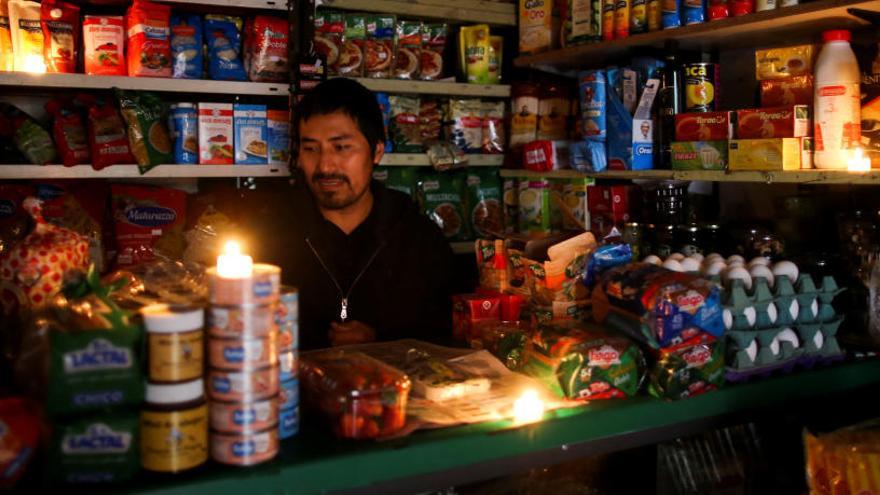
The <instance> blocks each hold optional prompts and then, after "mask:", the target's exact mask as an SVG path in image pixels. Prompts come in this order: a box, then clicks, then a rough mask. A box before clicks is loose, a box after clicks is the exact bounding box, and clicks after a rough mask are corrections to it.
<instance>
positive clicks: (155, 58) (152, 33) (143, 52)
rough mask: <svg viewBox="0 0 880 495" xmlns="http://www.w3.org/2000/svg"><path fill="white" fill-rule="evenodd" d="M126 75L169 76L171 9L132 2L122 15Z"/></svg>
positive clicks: (147, 3)
mask: <svg viewBox="0 0 880 495" xmlns="http://www.w3.org/2000/svg"><path fill="white" fill-rule="evenodd" d="M126 28H127V30H128V40H127V43H128V75H129V76H146V77H171V7H169V6H168V5H161V4H157V3H152V2H147V1H146V0H135V2H134V3H133V4H132V5H131V7H129V8H128V11H127V12H126Z"/></svg>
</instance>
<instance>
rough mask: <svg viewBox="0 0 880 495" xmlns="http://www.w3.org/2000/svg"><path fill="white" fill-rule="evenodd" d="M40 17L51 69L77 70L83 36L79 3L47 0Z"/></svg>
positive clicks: (45, 54) (45, 50)
mask: <svg viewBox="0 0 880 495" xmlns="http://www.w3.org/2000/svg"><path fill="white" fill-rule="evenodd" d="M40 9H41V14H40V21H41V23H42V28H43V40H44V41H43V57H44V59H45V61H46V71H47V72H64V73H73V72H76V59H77V50H78V49H79V36H80V33H81V32H82V31H81V29H80V26H79V7H78V6H76V5H73V4H71V3H67V2H62V1H59V0H43V2H42V4H41V7H40Z"/></svg>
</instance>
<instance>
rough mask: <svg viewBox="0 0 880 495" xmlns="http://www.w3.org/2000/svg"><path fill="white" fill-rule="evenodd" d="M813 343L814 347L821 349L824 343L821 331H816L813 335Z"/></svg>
mask: <svg viewBox="0 0 880 495" xmlns="http://www.w3.org/2000/svg"><path fill="white" fill-rule="evenodd" d="M813 343H814V344H816V349H821V348H822V346H823V345H825V336H824V335H822V332H816V335H814V336H813Z"/></svg>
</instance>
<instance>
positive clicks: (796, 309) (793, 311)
mask: <svg viewBox="0 0 880 495" xmlns="http://www.w3.org/2000/svg"><path fill="white" fill-rule="evenodd" d="M788 313H789V314H790V315H791V321H797V318H798V315H800V313H801V305H800V304H798V302H797V299H792V300H791V306H790V307H789V308H788Z"/></svg>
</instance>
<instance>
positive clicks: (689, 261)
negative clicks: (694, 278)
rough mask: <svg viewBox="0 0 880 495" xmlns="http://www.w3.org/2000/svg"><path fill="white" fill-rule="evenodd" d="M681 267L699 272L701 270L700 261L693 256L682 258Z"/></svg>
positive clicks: (687, 270) (688, 270)
mask: <svg viewBox="0 0 880 495" xmlns="http://www.w3.org/2000/svg"><path fill="white" fill-rule="evenodd" d="M681 267H682V268H683V269H684V271H686V272H698V271H700V262H699V261H697V260H695V259H693V258H685V259H683V260H681Z"/></svg>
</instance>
